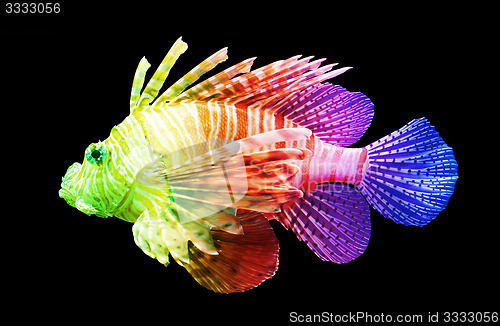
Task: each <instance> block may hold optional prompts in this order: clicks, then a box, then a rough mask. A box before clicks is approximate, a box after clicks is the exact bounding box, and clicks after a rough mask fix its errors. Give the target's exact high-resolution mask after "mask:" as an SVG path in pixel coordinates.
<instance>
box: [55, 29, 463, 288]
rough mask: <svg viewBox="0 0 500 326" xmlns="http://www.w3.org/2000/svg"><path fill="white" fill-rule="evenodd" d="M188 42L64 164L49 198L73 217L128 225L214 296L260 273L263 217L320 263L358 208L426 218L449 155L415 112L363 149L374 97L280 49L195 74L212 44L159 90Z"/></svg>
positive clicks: (214, 59)
mask: <svg viewBox="0 0 500 326" xmlns="http://www.w3.org/2000/svg"><path fill="white" fill-rule="evenodd" d="M186 49H187V44H186V43H184V42H183V41H182V40H181V39H180V38H179V39H178V40H177V41H176V42H175V44H174V45H173V46H172V48H171V49H170V50H169V52H168V53H167V55H166V57H165V58H164V60H163V61H162V63H161V64H160V66H159V68H158V69H157V71H156V72H155V73H154V75H153V76H152V78H151V80H150V81H149V83H148V84H147V85H146V86H145V88H144V90H143V91H142V92H141V90H142V88H143V84H144V80H145V74H146V71H147V69H148V68H149V67H150V64H149V63H148V61H147V60H146V59H145V58H143V59H142V60H141V61H140V63H139V66H138V68H137V71H136V73H135V77H134V80H133V84H132V94H131V97H130V115H129V116H128V117H127V118H125V120H124V121H123V122H122V123H120V124H119V125H118V126H115V127H113V128H112V130H111V134H110V136H109V137H108V138H107V139H105V140H104V141H99V142H97V143H94V144H91V145H90V146H88V148H87V149H86V150H85V156H84V160H83V164H79V163H74V164H73V165H71V166H70V167H69V168H68V170H67V172H66V174H65V176H64V177H63V181H62V184H61V190H60V191H59V196H60V197H62V198H64V199H65V200H66V202H67V203H68V204H69V205H71V206H74V207H76V208H77V209H78V210H80V211H81V212H83V213H85V214H88V215H90V214H95V215H97V216H100V217H108V216H115V217H118V218H120V219H123V220H125V221H128V222H133V223H134V225H133V228H132V230H133V236H134V240H135V243H136V244H137V245H138V246H139V247H140V248H141V249H142V250H143V251H144V253H146V254H147V255H149V256H150V257H152V258H155V259H157V260H158V261H159V262H160V263H162V264H165V265H168V263H169V256H170V255H171V256H172V257H173V259H174V260H175V261H176V262H177V263H178V264H180V265H181V266H183V267H185V268H186V269H187V271H188V272H189V273H190V274H191V275H192V276H193V277H194V278H195V280H196V281H197V282H198V283H200V284H201V285H203V286H204V287H206V288H208V289H211V290H213V291H215V292H240V291H245V290H248V289H251V288H253V287H255V286H257V285H259V284H260V283H261V282H263V281H264V280H266V279H268V278H270V277H272V276H273V275H274V273H275V272H276V270H277V268H278V251H279V246H278V240H277V239H276V236H275V235H274V232H273V230H272V228H271V226H270V225H269V223H268V220H271V219H276V220H278V221H279V222H281V224H282V225H283V226H284V227H285V228H287V229H289V228H290V229H292V230H293V232H294V233H295V235H296V236H297V238H298V239H299V240H302V241H304V242H305V243H306V244H307V245H308V246H309V247H310V248H311V249H312V250H313V251H314V253H315V254H316V255H317V256H318V257H319V258H321V259H322V260H326V261H333V262H335V263H347V262H349V261H351V260H353V259H355V258H357V257H358V256H360V255H361V254H362V253H363V252H364V251H365V249H366V247H367V245H368V241H369V238H370V209H369V206H368V204H370V205H372V207H373V208H375V209H376V210H377V211H378V212H379V213H380V214H382V215H383V216H384V217H386V218H390V219H392V220H393V221H395V222H396V223H400V224H404V225H417V226H424V225H426V224H428V223H429V222H430V221H432V220H433V219H434V218H435V217H436V216H437V215H438V214H439V212H441V211H442V210H443V209H444V208H445V207H446V205H447V203H448V200H449V198H450V196H451V195H452V194H453V191H454V186H455V182H456V180H457V178H458V176H457V162H456V161H455V158H454V155H453V151H452V149H451V148H450V147H448V146H447V145H446V144H445V142H444V141H443V139H442V138H441V137H440V136H439V135H438V133H437V132H436V130H435V129H434V127H432V126H431V125H430V124H429V122H428V121H427V119H426V118H421V119H416V120H413V121H411V122H410V123H408V124H407V125H405V126H404V127H402V128H401V129H399V130H397V131H395V132H393V133H391V134H390V135H388V136H386V137H384V138H382V139H380V140H377V141H376V142H374V143H372V144H370V145H368V146H366V147H363V148H350V147H348V146H349V145H352V144H354V143H355V142H356V141H357V140H358V139H359V138H360V137H361V136H362V135H363V133H364V132H365V131H366V129H367V128H368V126H369V125H370V123H371V120H372V117H373V104H372V102H371V101H370V99H368V98H367V97H366V96H365V95H363V94H362V93H352V92H349V91H347V90H346V89H344V88H342V87H340V86H336V85H332V84H330V83H327V82H325V81H326V80H328V79H330V78H332V77H335V76H337V75H339V74H341V73H343V72H345V71H346V70H348V69H350V68H348V67H346V68H340V69H336V70H332V67H333V66H334V65H335V64H331V65H326V66H321V63H322V62H323V61H324V60H325V59H319V60H315V61H312V57H307V58H301V56H295V57H291V58H289V59H286V60H282V61H277V62H274V63H271V64H269V65H266V66H264V67H261V68H259V69H256V70H251V66H252V64H253V61H254V59H255V58H251V59H247V60H244V61H243V62H241V63H238V64H236V65H234V66H232V67H230V68H227V69H226V70H224V71H222V72H220V73H218V74H216V75H215V76H213V77H211V78H208V79H206V80H205V81H203V82H201V83H198V84H197V85H195V86H193V87H191V88H189V86H191V85H192V84H193V83H195V82H196V81H197V80H198V79H199V78H200V76H202V75H203V74H204V73H206V72H208V71H210V70H211V69H212V68H214V67H215V66H216V65H217V64H219V63H221V62H223V61H225V60H226V59H227V48H224V49H222V50H220V51H218V52H216V53H215V54H213V55H212V56H210V57H209V58H207V59H206V60H204V61H203V62H202V63H200V64H199V65H198V66H196V67H195V68H194V69H192V70H191V71H190V72H189V73H187V74H186V75H185V76H184V77H182V78H181V79H180V80H179V81H177V82H176V83H175V84H173V85H172V86H171V87H169V88H168V89H167V90H166V91H165V92H164V93H162V94H161V95H160V96H158V94H159V91H160V88H161V87H162V85H163V83H164V81H165V79H166V78H167V76H168V73H169V71H170V69H171V68H172V66H173V65H174V63H175V62H176V60H177V59H178V58H179V56H180V55H181V54H182V53H184V52H185V51H186Z"/></svg>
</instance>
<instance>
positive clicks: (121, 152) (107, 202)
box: [59, 126, 150, 217]
mask: <svg viewBox="0 0 500 326" xmlns="http://www.w3.org/2000/svg"><path fill="white" fill-rule="evenodd" d="M141 138H142V137H141ZM144 142H145V139H143V138H142V139H137V138H134V137H132V136H131V135H130V132H127V131H126V129H125V128H123V127H121V128H120V126H117V127H114V128H113V129H112V131H111V134H110V136H109V137H108V138H107V139H106V140H104V141H102V142H101V141H99V142H97V143H93V144H90V145H89V146H88V147H87V149H86V150H85V155H84V159H83V162H82V163H73V164H72V165H71V166H70V167H69V168H68V170H67V171H66V174H65V175H64V177H63V178H62V183H61V189H60V190H59V197H61V198H63V199H64V200H65V201H66V202H67V203H68V204H69V205H70V206H72V207H75V208H77V209H78V210H79V211H81V212H82V213H85V214H87V215H91V214H95V215H96V216H99V217H109V216H116V215H115V213H116V212H117V209H118V208H119V207H120V206H121V205H122V204H123V202H124V201H125V199H126V198H127V196H128V195H129V194H130V189H131V187H132V185H133V183H134V178H135V175H136V174H137V172H138V171H140V169H141V168H142V167H143V166H144V165H145V164H146V163H147V162H148V161H149V160H150V156H149V154H148V150H147V146H145V144H144Z"/></svg>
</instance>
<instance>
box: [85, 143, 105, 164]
mask: <svg viewBox="0 0 500 326" xmlns="http://www.w3.org/2000/svg"><path fill="white" fill-rule="evenodd" d="M106 156H107V150H106V147H105V146H104V144H103V143H101V142H99V143H97V144H90V145H89V147H87V149H86V150H85V158H86V159H87V161H88V162H89V163H91V164H93V165H97V166H100V165H102V164H103V163H104V161H105V160H106Z"/></svg>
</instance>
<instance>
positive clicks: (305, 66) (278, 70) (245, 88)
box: [220, 56, 349, 108]
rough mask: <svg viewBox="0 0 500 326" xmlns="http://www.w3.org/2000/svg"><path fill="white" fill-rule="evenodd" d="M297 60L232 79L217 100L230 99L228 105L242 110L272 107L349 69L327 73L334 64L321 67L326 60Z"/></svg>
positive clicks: (265, 67)
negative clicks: (287, 97) (255, 106)
mask: <svg viewBox="0 0 500 326" xmlns="http://www.w3.org/2000/svg"><path fill="white" fill-rule="evenodd" d="M299 57H300V56H295V57H292V58H289V59H287V60H284V61H278V62H275V63H272V64H269V65H267V66H264V67H262V68H259V69H257V70H254V71H251V72H249V73H247V74H244V75H242V76H240V77H237V78H235V79H232V80H231V83H229V84H228V85H226V87H225V88H224V89H223V90H222V93H223V94H222V95H221V96H220V98H225V97H231V100H230V102H231V103H234V104H236V105H237V106H242V107H248V106H250V105H253V104H255V103H258V102H259V103H260V104H261V105H263V104H265V103H270V102H272V103H273V104H274V103H275V102H277V101H278V100H280V99H282V98H283V97H285V96H286V95H288V94H289V93H291V92H295V91H297V90H301V89H303V88H305V87H307V86H309V85H312V84H314V83H317V82H318V81H320V80H322V79H318V78H317V77H323V78H325V79H327V78H331V77H333V76H336V75H338V74H341V73H343V72H344V71H346V70H347V69H349V68H340V69H337V70H334V71H330V70H331V69H332V67H333V66H335V65H336V64H330V65H326V66H323V67H320V65H321V63H322V62H323V61H324V60H325V59H318V60H315V61H312V62H309V61H310V59H311V58H312V57H306V58H303V59H300V60H299ZM270 106H271V105H269V107H270ZM263 108H264V107H263Z"/></svg>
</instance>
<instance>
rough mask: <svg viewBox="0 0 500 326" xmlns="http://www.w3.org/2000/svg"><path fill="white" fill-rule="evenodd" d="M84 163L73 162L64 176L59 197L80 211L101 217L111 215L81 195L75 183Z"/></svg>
mask: <svg viewBox="0 0 500 326" xmlns="http://www.w3.org/2000/svg"><path fill="white" fill-rule="evenodd" d="M81 168H82V165H81V164H80V163H73V164H72V165H71V166H70V167H69V168H68V170H67V171H66V174H65V175H64V177H63V178H62V182H61V189H59V197H61V198H63V199H64V200H65V201H66V203H67V204H68V205H70V206H72V207H75V208H76V209H78V210H79V211H80V212H82V213H84V214H87V215H92V214H95V215H97V216H99V217H108V216H111V215H110V214H108V213H107V212H106V211H105V210H103V209H100V207H96V206H95V205H92V204H89V200H85V198H84V197H83V196H81V195H79V193H80V189H78V187H77V186H76V185H75V182H74V181H75V180H76V178H75V176H77V175H78V172H80V170H81Z"/></svg>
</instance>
